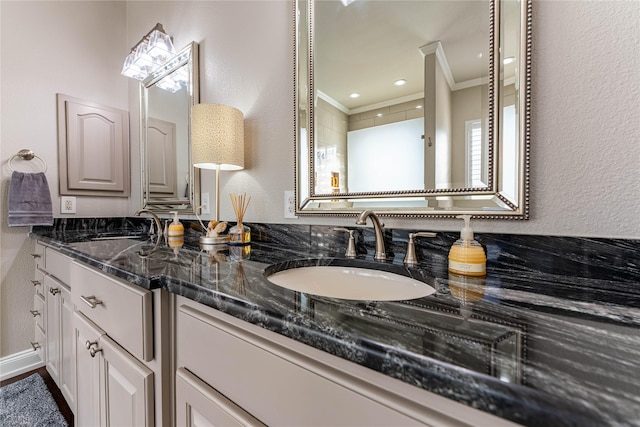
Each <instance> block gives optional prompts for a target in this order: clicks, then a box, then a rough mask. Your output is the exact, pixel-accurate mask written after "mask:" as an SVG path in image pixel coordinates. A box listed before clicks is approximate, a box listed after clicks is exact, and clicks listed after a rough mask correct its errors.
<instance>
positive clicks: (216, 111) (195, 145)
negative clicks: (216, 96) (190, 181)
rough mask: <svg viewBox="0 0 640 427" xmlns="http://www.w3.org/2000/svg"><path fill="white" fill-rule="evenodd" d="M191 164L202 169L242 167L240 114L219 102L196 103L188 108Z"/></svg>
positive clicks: (235, 168)
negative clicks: (189, 112)
mask: <svg viewBox="0 0 640 427" xmlns="http://www.w3.org/2000/svg"><path fill="white" fill-rule="evenodd" d="M191 150H192V156H193V165H194V166H195V167H197V168H202V169H216V168H217V167H218V166H219V167H220V170H240V169H244V116H243V114H242V112H241V111H240V110H238V109H237V108H233V107H230V106H228V105H223V104H196V105H194V106H193V109H192V112H191Z"/></svg>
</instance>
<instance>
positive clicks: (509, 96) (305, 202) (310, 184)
mask: <svg viewBox="0 0 640 427" xmlns="http://www.w3.org/2000/svg"><path fill="white" fill-rule="evenodd" d="M294 5H295V22H296V30H295V44H296V57H295V96H296V103H295V104H296V120H295V122H296V141H295V161H296V162H295V163H296V164H295V181H296V182H295V187H296V213H297V214H298V215H340V216H350V215H356V214H357V213H359V212H361V211H362V210H364V209H375V211H376V212H377V213H378V214H379V215H383V216H394V217H434V216H435V217H453V216H456V215H460V214H463V213H464V214H471V215H474V216H476V217H481V218H490V219H501V218H508V219H528V215H529V213H528V211H529V149H530V135H529V129H530V126H529V122H530V96H531V92H530V86H531V81H530V80H531V76H530V70H531V67H530V64H531V0H468V1H465V0H461V1H446V0H424V1H370V0H322V1H314V0H296V1H294Z"/></svg>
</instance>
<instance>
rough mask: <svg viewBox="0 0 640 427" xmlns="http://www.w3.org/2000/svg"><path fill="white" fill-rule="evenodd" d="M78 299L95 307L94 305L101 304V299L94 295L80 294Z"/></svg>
mask: <svg viewBox="0 0 640 427" xmlns="http://www.w3.org/2000/svg"><path fill="white" fill-rule="evenodd" d="M80 299H81V300H82V302H83V303H85V304H87V305H88V306H89V307H91V308H96V306H98V305H100V304H102V301H100V300H98V299H96V297H95V295H91V296H88V297H85V296H84V295H80Z"/></svg>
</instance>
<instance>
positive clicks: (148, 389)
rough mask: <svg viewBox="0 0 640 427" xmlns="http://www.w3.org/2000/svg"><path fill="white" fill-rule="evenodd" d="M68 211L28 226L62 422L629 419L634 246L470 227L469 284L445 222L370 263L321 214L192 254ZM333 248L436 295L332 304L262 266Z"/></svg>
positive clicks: (638, 314)
mask: <svg viewBox="0 0 640 427" xmlns="http://www.w3.org/2000/svg"><path fill="white" fill-rule="evenodd" d="M87 221H89V222H90V221H91V220H85V223H84V224H83V225H80V223H81V221H78V224H71V223H69V224H67V223H65V224H60V223H59V224H56V226H54V227H51V228H44V227H42V228H39V227H36V228H35V229H34V231H33V233H32V236H33V237H34V239H36V240H37V243H36V246H35V247H36V252H35V254H36V255H37V254H39V253H40V252H42V253H43V256H41V257H39V258H36V262H37V267H36V275H37V277H38V275H44V276H45V282H46V280H47V279H46V278H47V277H49V276H52V275H53V274H52V273H51V272H50V271H49V269H48V268H49V262H48V261H49V260H50V259H54V260H56V259H62V260H66V263H60V265H62V264H66V265H68V266H69V271H70V274H69V275H68V282H67V283H66V285H68V286H67V287H68V291H69V292H70V294H71V299H70V303H71V306H70V310H71V311H70V313H69V315H71V316H72V319H73V320H72V324H71V326H69V325H67V326H64V325H65V321H64V320H63V321H62V325H63V326H62V327H61V328H64V329H65V331H62V332H61V335H64V334H66V333H69V330H71V334H70V335H71V336H72V337H74V341H73V345H72V346H73V354H75V359H73V361H74V363H72V364H71V366H72V367H71V368H69V369H70V371H69V372H71V373H72V375H74V376H73V377H72V378H75V383H73V382H72V385H74V384H77V390H76V389H73V387H71V388H70V389H72V390H75V393H76V394H75V402H76V403H75V404H73V402H74V400H73V397H71V398H69V397H68V396H67V394H65V397H67V399H68V400H69V399H70V400H69V401H70V402H71V403H70V406H71V407H72V408H73V409H74V411H75V414H76V420H78V425H82V424H83V422H82V421H81V420H87V421H86V422H85V424H92V425H93V424H96V425H97V424H98V423H99V424H100V425H116V424H117V425H124V424H131V425H166V426H170V425H174V423H175V425H198V424H201V423H205V424H215V423H220V424H224V425H234V423H235V424H238V425H287V424H288V425H442V426H455V425H496V426H497V425H514V424H521V425H532V426H535V425H540V426H546V425H554V426H562V425H581V426H587V425H638V424H639V423H640V420H638V418H637V414H638V413H640V402H638V400H637V399H638V397H637V396H638V395H640V380H638V379H637V378H636V376H635V372H638V369H639V368H640V362H638V360H640V346H638V344H637V342H638V339H639V338H640V328H639V326H640V325H639V324H638V320H637V319H639V318H640V291H639V290H638V289H637V286H636V284H637V283H638V279H639V277H638V274H637V273H638V268H637V265H638V263H637V261H638V260H637V255H633V254H634V253H635V252H636V251H637V242H625V241H605V240H594V239H570V238H564V239H563V238H536V237H532V236H520V237H518V236H489V235H484V236H478V239H479V240H480V241H481V242H482V243H484V244H485V245H486V246H487V252H488V255H489V261H488V275H487V277H486V279H482V280H479V281H477V280H466V279H461V278H460V277H454V276H449V275H448V274H447V271H446V250H445V249H446V247H447V245H448V244H449V240H451V239H452V238H454V237H455V236H454V235H451V236H449V235H448V234H447V233H441V234H440V236H439V237H438V238H436V239H423V241H424V242H423V243H421V245H420V246H419V247H418V257H419V259H420V261H421V262H420V263H419V264H418V266H416V267H411V268H408V267H404V266H403V264H402V256H403V255H404V254H403V253H402V249H403V248H404V247H406V241H407V240H406V237H407V232H406V231H403V230H394V231H393V232H390V237H391V240H392V244H391V245H390V246H389V247H388V252H389V258H388V260H387V261H386V262H379V261H374V260H373V247H372V245H370V244H369V243H370V240H371V238H372V232H371V230H369V229H366V230H363V229H360V230H359V232H358V245H357V247H358V252H359V253H360V255H358V257H357V258H356V259H347V258H345V257H344V256H343V254H344V250H345V248H346V240H345V236H343V235H342V233H336V232H335V231H333V230H332V228H331V227H322V226H277V225H264V224H252V225H251V228H252V230H253V233H254V234H253V235H252V244H251V246H250V247H247V246H245V247H228V246H222V247H220V248H216V249H210V250H201V249H200V248H199V247H198V244H197V239H196V240H195V242H196V243H195V244H190V243H189V240H190V239H189V236H187V239H186V240H187V244H186V246H185V247H183V248H181V249H179V250H177V251H175V252H174V251H173V250H172V249H171V248H168V247H166V244H163V245H160V247H159V249H157V250H156V251H155V252H154V253H152V254H151V255H150V256H141V255H140V252H141V250H142V253H143V254H146V253H147V252H148V249H149V248H150V247H153V242H151V241H149V240H147V236H143V237H142V238H140V239H114V240H102V239H101V240H93V239H95V237H96V236H97V235H98V234H99V233H100V232H102V231H104V230H97V229H96V227H95V226H89V227H87ZM128 221H129V220H128V219H120V220H116V221H115V222H114V223H113V224H117V228H122V225H123V224H125V228H127V227H129V223H128ZM113 224H111V225H113ZM525 239H530V240H529V243H530V244H529V245H528V246H527V245H524V240H525ZM549 239H555V240H553V242H551V241H550V240H549ZM554 246H555V248H559V247H561V248H562V249H563V252H564V253H563V256H559V255H558V253H559V252H556V251H555V250H554V251H551V249H549V248H551V247H554ZM525 248H526V249H525ZM596 249H597V253H596V252H594V251H595V250H596ZM53 254H55V255H53ZM622 255H625V256H622ZM626 255H631V258H630V257H629V256H626ZM56 257H58V258H56ZM634 257H635V258H634ZM43 258H44V259H43ZM43 261H44V264H42V262H43ZM334 262H338V263H341V264H345V265H348V264H351V265H354V266H359V267H365V268H373V269H376V268H379V266H380V265H384V266H387V267H389V268H394V269H396V270H398V269H399V270H404V271H405V274H406V275H410V276H412V277H414V278H416V279H418V280H421V281H424V282H426V283H427V284H429V285H430V286H432V287H434V288H435V289H436V292H435V293H434V294H432V295H429V296H427V297H424V298H419V299H415V300H410V301H397V302H393V301H392V302H381V301H350V300H341V299H334V298H327V297H316V296H313V295H311V294H305V293H300V292H296V291H292V290H289V289H285V288H282V287H279V286H277V285H275V284H272V283H271V282H269V281H268V280H267V279H266V278H265V270H269V269H271V270H272V269H274V268H290V267H294V266H297V265H309V264H310V263H311V264H317V265H327V264H330V263H334ZM56 263H57V264H58V262H57V261H56ZM634 265H635V269H634V267H633V266H634ZM43 266H44V267H43ZM37 277H36V280H37ZM36 287H37V286H36ZM44 293H45V294H46V292H44ZM39 295H41V294H39ZM56 296H57V295H56ZM38 298H40V297H39V296H36V302H37V301H38V300H37V299H38ZM45 298H48V296H46V297H45ZM46 302H47V303H48V301H46ZM53 310H55V309H53ZM45 311H46V312H47V313H48V311H49V304H45ZM69 315H67V316H66V318H69ZM47 316H48V314H47ZM45 318H46V319H48V317H45ZM36 319H37V317H36ZM63 319H64V316H63ZM36 321H37V320H36ZM54 324H55V323H54V322H51V323H50V322H46V325H45V332H44V333H46V336H47V339H46V340H45V342H46V343H47V344H46V345H45V346H44V347H45V354H48V353H47V351H48V350H49V347H51V348H53V347H55V346H56V345H57V344H56V343H54V342H52V341H50V340H49V330H50V328H51V326H50V325H54ZM38 328H40V329H38ZM56 328H58V327H57V326H56ZM41 329H42V328H41V327H39V326H36V331H39V330H41ZM56 330H58V329H56ZM39 333H43V332H39ZM54 336H55V335H53V336H52V338H53V337H54ZM61 342H64V340H63V341H61ZM67 342H68V341H67ZM67 347H68V346H67ZM62 348H63V349H64V348H65V347H64V346H63V347H62ZM56 354H57V353H56ZM61 357H62V358H63V359H64V356H61ZM47 359H48V356H47ZM64 371H65V369H64V364H63V368H62V372H63V375H64ZM81 372H82V374H81ZM92 373H93V375H92ZM125 380H126V381H125ZM56 381H57V382H58V381H60V382H58V383H59V384H64V382H63V381H64V380H60V379H58V380H56ZM60 388H61V389H63V387H60ZM105 390H108V391H109V393H106V391H105ZM125 397H126V398H125ZM105 398H106V399H111V400H110V401H105V400H104V399H105ZM83 399H84V402H86V403H84V402H83ZM96 402H98V403H96ZM105 408H106V409H105ZM92 411H93V412H92ZM109 411H111V412H109ZM174 420H175V421H174Z"/></svg>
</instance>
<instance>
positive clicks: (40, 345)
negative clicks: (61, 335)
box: [31, 328, 47, 360]
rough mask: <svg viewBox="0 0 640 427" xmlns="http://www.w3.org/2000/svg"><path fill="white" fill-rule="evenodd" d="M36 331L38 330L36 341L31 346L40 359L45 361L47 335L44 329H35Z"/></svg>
mask: <svg viewBox="0 0 640 427" xmlns="http://www.w3.org/2000/svg"><path fill="white" fill-rule="evenodd" d="M35 329H36V334H35V341H34V342H32V343H31V346H32V347H33V349H34V350H35V351H36V353H37V354H38V357H40V360H44V359H45V352H44V350H45V346H46V345H47V340H46V338H45V335H44V332H43V331H42V329H40V328H35Z"/></svg>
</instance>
